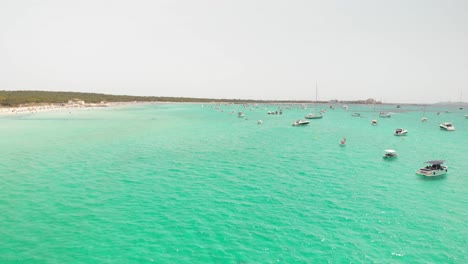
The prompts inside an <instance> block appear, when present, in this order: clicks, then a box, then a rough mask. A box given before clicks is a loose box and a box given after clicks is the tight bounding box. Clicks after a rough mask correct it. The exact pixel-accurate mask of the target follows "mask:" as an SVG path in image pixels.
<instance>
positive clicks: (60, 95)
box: [0, 91, 254, 107]
mask: <svg viewBox="0 0 468 264" xmlns="http://www.w3.org/2000/svg"><path fill="white" fill-rule="evenodd" d="M70 100H82V101H85V102H86V103H100V102H103V101H104V102H134V101H137V102H234V103H236V102H237V103H240V102H254V101H252V100H242V101H241V100H232V99H206V98H185V97H159V96H129V95H110V94H97V93H77V92H47V91H0V106H4V107H16V106H20V105H33V104H61V103H68V101H70Z"/></svg>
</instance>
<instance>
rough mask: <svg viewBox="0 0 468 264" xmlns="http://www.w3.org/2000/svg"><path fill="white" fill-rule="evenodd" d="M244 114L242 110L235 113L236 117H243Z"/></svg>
mask: <svg viewBox="0 0 468 264" xmlns="http://www.w3.org/2000/svg"><path fill="white" fill-rule="evenodd" d="M244 116H245V115H244V113H243V112H239V113H237V117H239V118H242V117H244Z"/></svg>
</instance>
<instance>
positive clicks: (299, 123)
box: [292, 119, 310, 126]
mask: <svg viewBox="0 0 468 264" xmlns="http://www.w3.org/2000/svg"><path fill="white" fill-rule="evenodd" d="M309 123H310V122H309V121H305V120H301V119H298V120H296V122H294V123H292V125H293V126H305V125H308V124H309Z"/></svg>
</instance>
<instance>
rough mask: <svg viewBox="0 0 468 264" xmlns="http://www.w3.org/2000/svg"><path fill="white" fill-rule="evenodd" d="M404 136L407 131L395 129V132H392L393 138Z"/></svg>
mask: <svg viewBox="0 0 468 264" xmlns="http://www.w3.org/2000/svg"><path fill="white" fill-rule="evenodd" d="M406 134H408V130H406V129H403V128H397V129H395V132H393V135H395V136H406Z"/></svg>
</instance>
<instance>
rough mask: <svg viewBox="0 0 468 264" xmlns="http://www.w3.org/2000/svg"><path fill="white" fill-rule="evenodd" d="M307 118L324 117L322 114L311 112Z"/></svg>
mask: <svg viewBox="0 0 468 264" xmlns="http://www.w3.org/2000/svg"><path fill="white" fill-rule="evenodd" d="M305 118H306V119H320V118H323V115H322V114H316V113H310V114H308V115H306V116H305Z"/></svg>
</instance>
